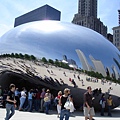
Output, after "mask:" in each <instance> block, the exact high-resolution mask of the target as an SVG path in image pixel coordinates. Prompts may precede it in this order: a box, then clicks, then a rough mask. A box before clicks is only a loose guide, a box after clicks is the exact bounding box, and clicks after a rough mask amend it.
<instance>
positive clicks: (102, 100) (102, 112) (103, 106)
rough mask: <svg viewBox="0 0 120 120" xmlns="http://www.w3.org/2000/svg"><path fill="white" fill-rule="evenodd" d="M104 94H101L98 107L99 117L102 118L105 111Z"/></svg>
mask: <svg viewBox="0 0 120 120" xmlns="http://www.w3.org/2000/svg"><path fill="white" fill-rule="evenodd" d="M105 103H106V101H105V94H102V96H101V99H100V106H101V116H104V109H105Z"/></svg>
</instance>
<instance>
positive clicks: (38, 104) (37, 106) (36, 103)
mask: <svg viewBox="0 0 120 120" xmlns="http://www.w3.org/2000/svg"><path fill="white" fill-rule="evenodd" d="M35 106H36V111H38V110H39V108H40V99H36V100H35Z"/></svg>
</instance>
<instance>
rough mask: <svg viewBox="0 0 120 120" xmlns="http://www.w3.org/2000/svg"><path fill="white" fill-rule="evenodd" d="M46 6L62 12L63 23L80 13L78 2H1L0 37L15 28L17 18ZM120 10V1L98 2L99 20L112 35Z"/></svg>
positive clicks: (72, 0)
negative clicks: (119, 10)
mask: <svg viewBox="0 0 120 120" xmlns="http://www.w3.org/2000/svg"><path fill="white" fill-rule="evenodd" d="M68 1H69V2H68ZM45 4H48V5H50V6H52V7H54V8H56V9H58V10H59V11H61V21H65V22H71V21H72V19H73V17H74V14H76V13H77V12H78V0H0V13H1V14H0V16H1V17H0V36H2V35H3V34H4V33H5V32H7V31H8V30H10V29H11V28H13V26H14V19H15V18H16V17H18V16H20V15H22V14H24V13H27V12H29V11H31V10H34V9H36V8H38V7H40V6H43V5H45ZM118 9H120V0H98V18H100V19H101V21H102V22H103V23H104V25H106V26H107V27H108V32H110V33H112V28H113V27H114V26H118Z"/></svg>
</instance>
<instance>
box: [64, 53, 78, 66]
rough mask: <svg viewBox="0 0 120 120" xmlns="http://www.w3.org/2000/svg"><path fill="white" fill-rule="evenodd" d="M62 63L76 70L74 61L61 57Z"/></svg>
mask: <svg viewBox="0 0 120 120" xmlns="http://www.w3.org/2000/svg"><path fill="white" fill-rule="evenodd" d="M62 62H64V63H67V64H68V65H69V66H70V67H72V68H78V66H77V64H76V62H75V60H73V59H67V56H66V55H63V60H62Z"/></svg>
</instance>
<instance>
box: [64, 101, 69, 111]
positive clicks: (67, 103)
mask: <svg viewBox="0 0 120 120" xmlns="http://www.w3.org/2000/svg"><path fill="white" fill-rule="evenodd" d="M64 107H65V108H66V109H70V101H66V102H65V104H64Z"/></svg>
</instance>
